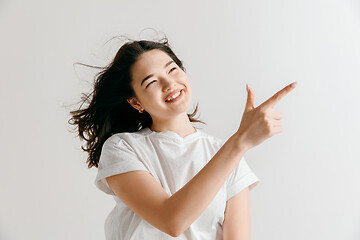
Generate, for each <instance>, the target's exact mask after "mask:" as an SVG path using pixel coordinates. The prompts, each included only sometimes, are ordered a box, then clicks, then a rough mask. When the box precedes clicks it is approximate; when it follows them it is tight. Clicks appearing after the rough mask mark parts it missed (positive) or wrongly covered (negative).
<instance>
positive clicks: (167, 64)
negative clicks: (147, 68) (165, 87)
mask: <svg viewBox="0 0 360 240" xmlns="http://www.w3.org/2000/svg"><path fill="white" fill-rule="evenodd" d="M173 62H174V60H171V61H170V62H168V63H166V64H165V65H164V68H166V67H167V66H169V65H170V64H172V63H173ZM152 76H154V74H150V75H149V76H147V77H146V78H144V80H142V81H141V84H140V86H142V84H143V83H144V82H145V81H146V80H148V79H149V78H151V77H152Z"/></svg>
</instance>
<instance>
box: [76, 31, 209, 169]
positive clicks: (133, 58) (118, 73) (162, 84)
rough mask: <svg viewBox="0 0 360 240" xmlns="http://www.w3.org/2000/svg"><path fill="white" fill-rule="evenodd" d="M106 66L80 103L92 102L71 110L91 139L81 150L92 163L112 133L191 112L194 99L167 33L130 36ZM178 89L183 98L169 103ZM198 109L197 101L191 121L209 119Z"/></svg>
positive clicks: (81, 130) (83, 135) (82, 133)
mask: <svg viewBox="0 0 360 240" xmlns="http://www.w3.org/2000/svg"><path fill="white" fill-rule="evenodd" d="M168 63H169V64H168ZM82 65H84V66H89V65H85V64H82ZM165 65H166V66H165ZM90 67H91V66H90ZM95 68H99V67H95ZM101 69H102V71H101V72H99V73H98V74H97V75H96V77H95V82H94V89H93V91H92V92H91V93H90V94H84V96H83V97H82V100H83V101H82V104H81V106H80V108H81V107H82V105H83V104H84V103H87V104H88V106H87V107H86V108H83V109H78V110H75V111H71V114H72V117H71V118H70V120H69V123H70V124H72V125H75V127H76V128H77V130H78V135H79V137H80V139H81V140H85V141H86V145H85V146H83V147H82V149H83V150H84V151H87V152H88V153H89V157H88V160H87V163H88V167H89V168H90V167H92V166H95V167H97V166H98V162H99V157H100V153H101V147H102V145H103V143H104V142H105V140H106V139H107V138H108V137H110V136H111V135H112V134H115V133H120V132H135V131H139V130H141V129H142V128H146V127H150V126H151V125H152V123H153V119H154V120H155V119H156V120H164V119H165V118H171V117H173V116H175V115H176V114H187V113H186V110H187V108H188V106H189V104H190V100H191V86H190V83H189V80H188V78H187V76H186V74H185V68H184V67H183V64H182V62H181V61H180V60H179V58H178V57H177V56H176V55H175V54H174V52H173V51H172V50H171V48H170V46H169V44H168V40H167V39H166V38H164V39H163V40H160V41H157V42H155V41H145V40H141V41H134V40H131V41H129V42H127V43H125V44H123V45H122V46H121V48H120V49H119V50H118V52H117V54H116V56H115V57H114V59H113V61H112V62H111V63H110V64H109V65H108V66H106V67H103V68H101ZM149 75H150V77H148V76H149ZM145 78H147V79H146V80H145V81H144V82H143V80H144V79H145ZM141 83H142V84H141ZM177 90H182V91H181V96H180V97H179V98H178V99H179V101H177V102H172V103H170V102H165V98H167V96H168V95H169V94H170V93H172V92H173V91H177ZM171 95H173V94H171ZM142 110H144V111H143V112H142ZM141 112H142V113H141ZM196 112H197V106H196V108H195V110H194V112H193V113H192V114H187V116H188V118H189V120H190V121H191V122H201V123H204V122H202V121H200V120H197V119H196V118H194V116H195V114H196Z"/></svg>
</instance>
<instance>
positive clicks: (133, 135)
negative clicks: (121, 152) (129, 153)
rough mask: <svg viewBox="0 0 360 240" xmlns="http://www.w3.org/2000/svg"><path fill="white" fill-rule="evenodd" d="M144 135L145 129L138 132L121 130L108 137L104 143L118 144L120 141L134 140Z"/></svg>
mask: <svg viewBox="0 0 360 240" xmlns="http://www.w3.org/2000/svg"><path fill="white" fill-rule="evenodd" d="M143 137H144V133H143V130H140V131H136V132H120V133H114V134H113V135H111V136H110V137H109V138H107V139H106V140H105V142H104V145H118V144H119V143H120V142H124V141H125V142H128V143H129V142H132V141H137V140H140V139H141V138H143Z"/></svg>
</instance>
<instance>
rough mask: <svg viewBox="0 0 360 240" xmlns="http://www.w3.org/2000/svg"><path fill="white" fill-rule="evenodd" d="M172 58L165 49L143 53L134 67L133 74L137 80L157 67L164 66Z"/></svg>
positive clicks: (151, 72)
mask: <svg viewBox="0 0 360 240" xmlns="http://www.w3.org/2000/svg"><path fill="white" fill-rule="evenodd" d="M171 60H172V58H171V57H170V56H169V55H168V54H167V53H165V52H164V51H161V50H158V49H154V50H150V51H146V52H144V53H142V54H141V55H140V56H139V58H138V59H137V61H136V62H135V63H134V65H133V67H132V76H133V78H134V80H135V81H141V80H140V79H142V77H146V76H147V75H149V74H153V73H154V72H155V70H156V69H158V68H163V66H164V64H165V63H167V62H169V61H171ZM145 75H146V76H145Z"/></svg>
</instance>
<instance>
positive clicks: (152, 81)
mask: <svg viewBox="0 0 360 240" xmlns="http://www.w3.org/2000/svg"><path fill="white" fill-rule="evenodd" d="M155 81H156V80H154V81H151V82H150V83H149V84H148V85H146V87H148V86H149V85H150V84H152V83H153V82H155Z"/></svg>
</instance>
